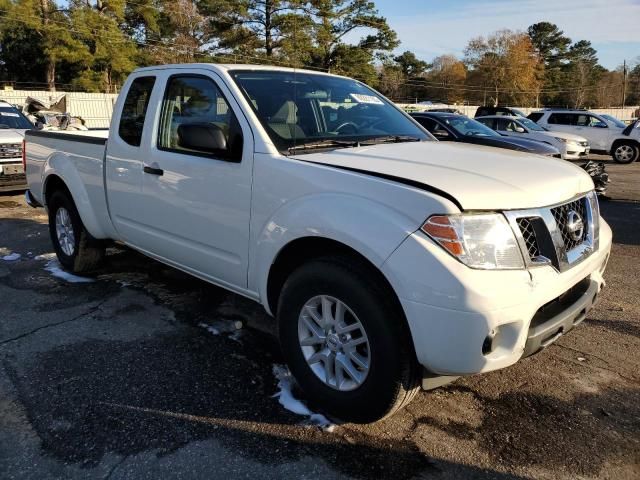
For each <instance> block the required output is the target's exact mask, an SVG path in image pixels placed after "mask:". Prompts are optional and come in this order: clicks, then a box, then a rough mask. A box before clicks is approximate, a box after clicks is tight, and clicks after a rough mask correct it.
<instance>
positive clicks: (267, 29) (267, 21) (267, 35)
mask: <svg viewBox="0 0 640 480" xmlns="http://www.w3.org/2000/svg"><path fill="white" fill-rule="evenodd" d="M272 8H273V3H272V2H271V0H267V1H266V2H264V49H265V51H266V52H267V57H271V56H272V55H273V39H272V38H271V28H272V25H271V9H272Z"/></svg>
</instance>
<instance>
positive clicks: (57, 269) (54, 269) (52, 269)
mask: <svg viewBox="0 0 640 480" xmlns="http://www.w3.org/2000/svg"><path fill="white" fill-rule="evenodd" d="M44 269H45V270H46V271H47V272H49V273H51V275H53V276H54V277H57V278H61V279H62V280H65V281H67V282H69V283H91V282H95V280H94V279H93V278H87V277H79V276H78V275H74V274H73V273H69V272H65V271H64V270H63V269H62V267H61V265H60V264H59V263H58V261H57V260H50V261H49V262H47V264H46V265H45V266H44Z"/></svg>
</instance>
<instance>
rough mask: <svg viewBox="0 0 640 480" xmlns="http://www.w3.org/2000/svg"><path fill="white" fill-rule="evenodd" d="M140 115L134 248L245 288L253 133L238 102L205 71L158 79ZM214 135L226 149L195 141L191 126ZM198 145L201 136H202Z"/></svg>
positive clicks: (213, 76) (219, 280)
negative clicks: (145, 146) (144, 128)
mask: <svg viewBox="0 0 640 480" xmlns="http://www.w3.org/2000/svg"><path fill="white" fill-rule="evenodd" d="M159 81H160V82H161V84H162V87H163V88H162V90H163V92H162V95H161V97H160V98H159V101H158V102H157V103H155V104H154V109H153V110H152V111H150V112H149V114H148V116H151V117H152V118H154V119H155V121H154V124H153V128H152V129H150V138H149V140H148V141H149V155H148V156H146V157H145V158H144V161H143V165H142V195H141V196H140V198H139V200H138V203H139V204H140V206H139V215H138V218H136V219H135V221H136V227H135V228H136V229H138V230H139V235H138V237H137V239H138V240H137V243H138V246H139V247H140V248H142V249H144V250H146V251H148V252H150V253H153V254H155V255H158V256H160V257H163V258H164V259H167V260H169V261H170V262H174V263H176V264H178V265H179V266H181V267H184V268H186V269H188V270H190V271H192V272H194V273H197V274H199V275H201V276H205V277H207V278H209V279H212V280H215V281H217V282H218V283H222V284H225V285H227V286H234V287H240V288H246V285H247V263H248V247H249V218H250V207H251V206H250V202H251V187H252V174H251V172H252V165H253V137H252V134H251V130H250V126H249V123H248V122H247V120H246V119H245V117H244V115H243V113H242V111H241V110H240V107H239V106H238V104H237V103H236V102H235V100H234V99H233V96H232V95H231V92H230V91H229V90H228V89H227V87H226V85H225V84H224V82H222V81H221V79H220V78H219V77H218V76H217V75H216V74H215V73H213V72H211V71H208V70H205V69H203V70H201V71H199V72H198V73H189V74H180V75H170V76H169V75H168V74H167V76H166V77H163V78H161V79H159ZM188 126H191V127H194V126H195V127H197V128H196V132H197V131H198V130H197V129H198V128H200V129H201V131H202V132H205V133H206V132H209V133H207V135H209V134H210V133H211V132H214V134H217V133H219V134H222V135H223V136H224V141H225V142H226V145H227V149H226V150H215V151H213V150H210V149H209V148H208V147H207V146H206V145H204V144H203V146H199V144H198V142H199V140H198V139H196V140H195V143H194V140H193V138H191V140H190V141H189V140H188V138H189V137H188V134H187V133H186V132H188V131H193V129H192V128H191V127H188ZM204 143H206V142H204Z"/></svg>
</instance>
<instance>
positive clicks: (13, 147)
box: [0, 143, 22, 158]
mask: <svg viewBox="0 0 640 480" xmlns="http://www.w3.org/2000/svg"><path fill="white" fill-rule="evenodd" d="M20 157H22V144H21V143H10V144H6V143H5V144H0V158H20Z"/></svg>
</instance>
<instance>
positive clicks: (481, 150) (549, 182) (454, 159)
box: [293, 142, 593, 210]
mask: <svg viewBox="0 0 640 480" xmlns="http://www.w3.org/2000/svg"><path fill="white" fill-rule="evenodd" d="M293 158H296V159H297V160H302V161H307V162H313V163H318V164H322V165H327V166H332V167H337V168H344V169H348V170H355V171H358V172H362V173H365V174H367V173H370V174H372V175H374V176H380V177H386V178H391V179H392V180H394V179H395V180H397V181H402V180H407V181H408V182H409V183H411V184H413V185H416V184H420V185H423V186H425V189H427V190H431V191H435V192H437V191H442V192H445V193H446V194H448V196H450V197H453V198H454V199H455V200H456V201H457V203H459V204H460V206H461V207H462V208H463V209H464V210H514V209H524V208H538V207H543V206H547V205H552V204H555V203H560V202H563V201H566V200H569V199H571V198H573V197H575V196H576V195H578V194H581V193H585V192H588V191H589V190H592V189H593V182H592V181H591V178H590V177H589V175H588V174H587V173H585V172H584V170H582V169H581V168H579V167H577V166H575V165H573V164H571V163H569V162H566V161H564V160H560V159H557V158H550V157H542V156H539V155H532V154H528V153H521V152H516V151H512V150H503V149H499V148H490V147H482V146H477V145H475V146H474V145H465V144H456V143H445V142H410V143H395V144H383V145H374V146H367V147H360V148H344V149H338V150H332V151H328V152H326V151H325V152H318V153H309V154H297V155H295V156H293Z"/></svg>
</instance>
